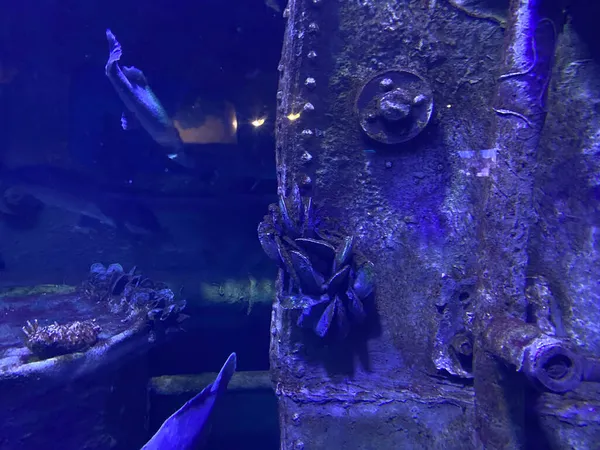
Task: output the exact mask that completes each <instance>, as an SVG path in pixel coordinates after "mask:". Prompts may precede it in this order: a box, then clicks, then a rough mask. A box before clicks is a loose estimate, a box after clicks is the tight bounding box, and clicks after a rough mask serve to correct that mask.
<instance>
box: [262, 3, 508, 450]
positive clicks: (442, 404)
mask: <svg viewBox="0 0 600 450" xmlns="http://www.w3.org/2000/svg"><path fill="white" fill-rule="evenodd" d="M286 15H287V17H288V24H287V30H286V34H285V42H284V49H283V55H282V60H281V64H280V72H281V78H280V91H279V93H278V99H279V112H278V119H277V170H278V182H279V194H280V196H281V199H280V201H279V203H278V204H277V205H273V206H272V207H271V210H270V212H269V214H268V215H267V216H266V218H265V221H264V222H263V223H262V224H261V226H260V227H259V235H260V237H261V243H262V244H263V247H264V249H265V251H266V252H267V254H268V255H269V256H270V257H272V258H273V259H274V260H275V261H276V262H277V263H278V264H279V265H280V267H281V268H282V269H281V270H280V276H279V279H278V287H277V289H276V290H277V295H276V301H275V304H274V307H273V316H272V339H271V371H272V376H273V380H274V384H275V387H276V393H277V395H278V397H279V406H280V425H281V432H282V444H281V445H282V449H302V448H305V449H328V448H344V449H353V448H369V447H371V446H372V445H374V442H376V443H377V444H376V445H377V446H378V447H379V448H410V447H412V448H445V449H447V448H465V446H467V447H469V448H470V447H472V446H473V445H474V434H475V433H474V430H473V426H472V423H473V422H472V420H473V397H472V395H473V391H472V389H470V387H469V383H470V381H469V378H470V377H471V376H472V374H470V370H471V368H470V359H471V355H469V348H468V347H469V340H470V334H469V332H468V330H467V328H468V321H469V317H470V315H471V314H472V311H473V306H474V296H473V294H474V291H473V286H474V275H475V268H476V265H475V263H476V261H475V258H474V255H475V248H476V245H475V244H476V241H475V235H474V224H473V217H474V212H473V211H472V202H471V201H470V197H469V195H470V194H469V192H468V188H467V187H468V182H469V180H470V177H471V174H469V173H467V172H466V171H465V170H464V161H463V158H461V157H460V156H459V151H462V150H465V149H481V148H485V147H484V145H485V144H486V143H487V142H486V139H487V137H486V136H487V132H488V129H489V122H486V121H482V120H480V118H481V117H484V116H486V115H487V114H489V106H488V104H487V99H489V98H490V96H491V95H492V92H493V88H494V81H495V80H494V76H493V71H494V67H495V64H496V63H495V61H494V56H497V55H499V54H500V48H501V41H500V39H499V37H500V36H501V27H500V25H499V24H498V23H496V22H494V21H490V20H487V19H485V20H479V19H473V18H472V17H471V16H468V15H466V14H464V13H463V12H462V11H461V10H459V9H457V8H455V7H453V6H452V5H451V4H449V3H447V2H439V1H438V2H436V1H430V2H424V1H421V0H418V1H416V0H415V1H406V2H381V1H357V2H337V1H328V0H323V1H313V0H310V1H309V0H291V1H290V2H289V5H288V9H287V10H286ZM489 55H492V57H491V58H489V57H488V56H489ZM432 105H433V108H432ZM313 217H316V218H315V220H314V221H313ZM323 223H325V224H326V225H323ZM332 224H333V225H332ZM346 245H347V247H345V246H346ZM345 248H351V249H352V251H351V252H346V251H345V250H344V249H345ZM346 255H350V256H346ZM319 258H324V259H325V260H334V267H335V270H334V271H333V272H335V273H334V274H333V275H332V273H331V272H332V271H331V261H329V262H328V263H326V264H324V265H323V264H320V263H322V261H320V263H319V264H317V262H318V261H316V260H318V259H319ZM365 261H369V262H370V263H371V264H372V265H369V264H368V263H366V262H365ZM346 267H348V268H349V269H346ZM365 267H370V268H371V269H369V270H371V271H370V272H369V271H365V270H364V268H365ZM313 269H314V271H313ZM344 271H346V273H345V272H344ZM313 272H317V273H316V274H315V273H313ZM367 272H369V273H372V276H373V278H374V282H375V283H374V284H375V286H374V292H373V293H372V295H362V294H366V293H368V292H367V291H369V290H368V289H361V286H364V283H363V281H364V280H365V279H366V278H368V277H367V275H366V273H367ZM323 286H325V288H323ZM332 286H333V287H332ZM340 286H343V289H340ZM356 300H358V301H356ZM319 308H320V309H319ZM315 310H318V313H319V314H321V315H320V316H319V314H317V319H318V320H315V321H314V322H311V321H310V317H309V316H310V315H311V314H312V313H313V312H314V311H315ZM361 317H362V318H363V321H362V323H361V321H360V320H357V319H359V318H361ZM307 322H308V327H307V328H303V327H300V326H298V324H299V323H300V324H302V325H304V324H306V323H307ZM461 338H464V339H463V340H462V341H461ZM457 349H458V352H462V353H461V354H460V356H458V357H456V355H455V352H456V351H457ZM440 371H441V372H442V373H440ZM448 374H450V375H453V376H455V377H456V378H452V377H448V376H447V375H448Z"/></svg>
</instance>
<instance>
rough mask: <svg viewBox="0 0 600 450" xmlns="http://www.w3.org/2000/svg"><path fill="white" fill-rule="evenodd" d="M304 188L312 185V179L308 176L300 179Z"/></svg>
mask: <svg viewBox="0 0 600 450" xmlns="http://www.w3.org/2000/svg"><path fill="white" fill-rule="evenodd" d="M300 184H301V185H302V187H309V186H310V185H311V184H312V179H311V178H310V177H309V176H308V175H302V176H301V178H300Z"/></svg>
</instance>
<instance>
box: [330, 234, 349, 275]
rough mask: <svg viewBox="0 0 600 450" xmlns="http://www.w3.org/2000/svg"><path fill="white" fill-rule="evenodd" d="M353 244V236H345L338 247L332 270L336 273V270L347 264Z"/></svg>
mask: <svg viewBox="0 0 600 450" xmlns="http://www.w3.org/2000/svg"><path fill="white" fill-rule="evenodd" d="M353 244H354V236H346V237H345V238H344V242H343V243H342V244H341V245H340V248H339V249H338V250H337V252H336V254H335V266H334V267H333V270H334V271H336V270H337V269H338V268H340V267H343V266H344V265H345V264H347V263H348V260H349V259H350V256H351V255H352V245H353Z"/></svg>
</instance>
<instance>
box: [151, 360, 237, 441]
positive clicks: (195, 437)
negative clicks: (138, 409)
mask: <svg viewBox="0 0 600 450" xmlns="http://www.w3.org/2000/svg"><path fill="white" fill-rule="evenodd" d="M236 361H237V356H236V354H235V353H232V354H231V355H229V358H227V361H225V364H224V365H223V367H222V368H221V371H220V372H219V374H218V375H217V378H216V379H215V381H214V382H212V383H211V384H209V385H208V386H206V387H205V388H204V389H203V390H202V392H200V393H199V394H198V395H196V396H194V397H193V398H192V399H191V400H189V401H187V402H186V403H185V404H184V405H183V406H182V407H181V408H179V409H178V410H177V411H176V412H175V413H173V415H171V416H170V417H169V418H168V419H167V420H165V421H164V422H163V424H162V426H161V427H160V428H159V430H158V431H157V432H156V434H155V435H154V436H152V438H151V439H150V440H149V441H148V442H147V443H146V445H144V447H142V450H163V449H166V448H192V447H191V446H192V445H193V444H196V446H195V447H193V448H196V447H197V446H198V445H197V444H198V441H199V440H202V439H203V438H204V439H205V438H206V435H207V434H208V432H209V430H210V426H211V421H210V419H211V415H212V411H213V409H214V406H215V402H216V400H217V399H218V398H219V396H220V395H221V394H222V393H223V392H224V391H225V390H226V389H227V385H228V384H229V381H230V380H231V377H232V376H233V374H234V372H235V369H236Z"/></svg>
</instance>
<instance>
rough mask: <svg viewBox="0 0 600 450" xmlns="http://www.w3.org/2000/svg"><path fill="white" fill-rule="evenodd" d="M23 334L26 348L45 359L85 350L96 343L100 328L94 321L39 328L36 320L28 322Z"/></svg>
mask: <svg viewBox="0 0 600 450" xmlns="http://www.w3.org/2000/svg"><path fill="white" fill-rule="evenodd" d="M23 332H24V333H25V336H26V339H25V345H26V346H27V348H29V350H31V352H32V353H33V354H34V355H36V356H38V357H39V358H42V359H46V358H53V357H55V356H59V355H66V354H68V353H76V352H82V351H85V350H87V349H88V348H90V347H91V346H92V345H94V344H95V343H96V342H97V340H98V334H99V333H100V327H99V326H98V325H97V324H96V323H95V321H94V320H86V321H84V322H80V321H75V322H69V323H66V324H64V325H59V324H58V323H57V322H54V323H53V324H52V325H46V326H40V325H39V323H38V321H37V319H36V320H34V321H33V323H31V322H30V321H29V320H28V321H27V325H26V326H24V327H23Z"/></svg>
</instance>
